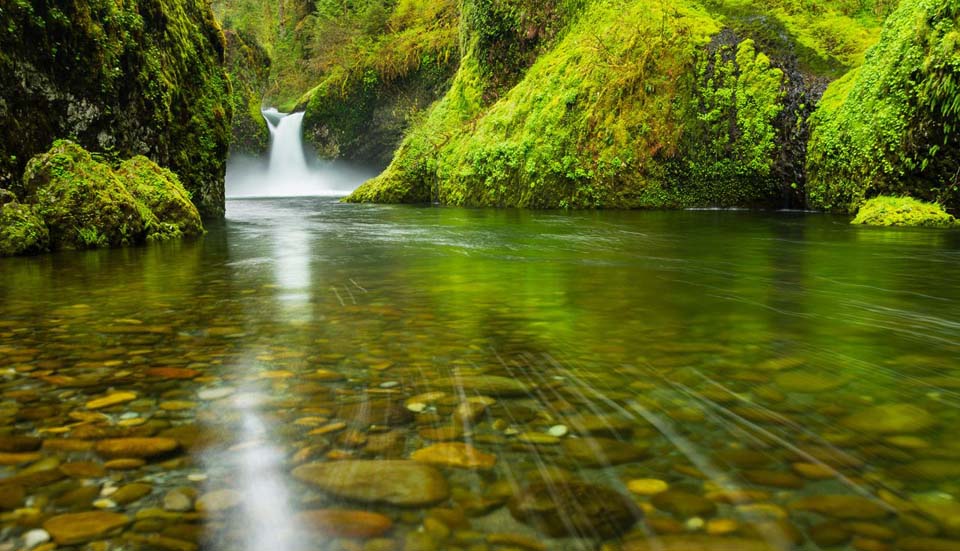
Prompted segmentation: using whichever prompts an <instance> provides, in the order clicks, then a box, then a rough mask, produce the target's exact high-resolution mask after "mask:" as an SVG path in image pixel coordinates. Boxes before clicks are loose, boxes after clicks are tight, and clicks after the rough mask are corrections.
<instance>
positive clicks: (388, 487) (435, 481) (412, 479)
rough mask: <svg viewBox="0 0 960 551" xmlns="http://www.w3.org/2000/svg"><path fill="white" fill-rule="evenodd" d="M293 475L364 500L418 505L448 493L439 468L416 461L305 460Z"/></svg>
mask: <svg viewBox="0 0 960 551" xmlns="http://www.w3.org/2000/svg"><path fill="white" fill-rule="evenodd" d="M293 476H294V477H295V478H297V479H299V480H301V481H303V482H306V483H308V484H311V485H313V486H316V487H318V488H320V489H321V490H322V491H324V492H326V493H328V494H331V495H334V496H336V497H340V498H344V499H350V500H355V501H361V502H366V503H387V504H391V505H399V506H405V507H418V506H427V505H433V504H435V503H438V502H440V501H443V500H445V499H447V497H448V496H449V495H450V489H449V486H448V485H447V481H446V479H445V478H444V477H443V475H442V474H440V471H438V470H437V469H436V468H434V467H432V466H430V465H425V464H423V463H418V462H416V461H402V460H384V461H376V460H359V461H341V462H335V463H308V464H306V465H301V466H299V467H297V468H296V469H294V470H293Z"/></svg>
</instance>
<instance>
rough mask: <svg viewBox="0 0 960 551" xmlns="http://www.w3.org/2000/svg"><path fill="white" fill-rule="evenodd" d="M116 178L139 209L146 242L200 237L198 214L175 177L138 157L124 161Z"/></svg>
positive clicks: (200, 227)
mask: <svg viewBox="0 0 960 551" xmlns="http://www.w3.org/2000/svg"><path fill="white" fill-rule="evenodd" d="M116 175H117V177H118V178H119V179H120V181H121V182H123V185H124V186H125V187H126V188H127V191H129V192H130V194H131V195H132V196H133V198H134V199H135V200H136V201H137V203H139V205H140V207H141V209H140V210H141V212H142V213H143V220H144V224H145V226H146V230H147V239H148V240H166V239H176V238H180V237H184V236H188V237H191V236H197V235H201V234H203V231H204V230H203V223H202V222H201V220H200V213H199V212H197V207H196V206H194V204H193V203H192V202H191V201H190V194H189V193H188V192H187V190H185V189H184V188H183V184H181V183H180V180H179V179H178V178H177V175H176V174H174V173H173V172H171V171H169V170H167V169H165V168H161V167H159V166H157V164H156V163H154V162H153V161H151V160H150V159H147V158H146V157H142V156H138V157H134V158H132V159H129V160H126V161H124V162H123V163H122V164H121V165H120V168H118V169H117V171H116Z"/></svg>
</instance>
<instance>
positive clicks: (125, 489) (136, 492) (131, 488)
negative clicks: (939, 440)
mask: <svg viewBox="0 0 960 551" xmlns="http://www.w3.org/2000/svg"><path fill="white" fill-rule="evenodd" d="M152 491H153V486H151V485H149V484H143V483H141V482H134V483H132V484H126V485H124V486H121V487H120V489H118V490H117V491H116V492H114V493H113V494H112V495H111V496H110V499H112V500H113V501H114V502H116V503H117V504H118V505H126V504H128V503H133V502H134V501H137V500H138V499H140V498H142V497H144V496H147V495H149V494H150V492H152Z"/></svg>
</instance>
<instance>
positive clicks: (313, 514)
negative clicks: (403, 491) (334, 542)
mask: <svg viewBox="0 0 960 551" xmlns="http://www.w3.org/2000/svg"><path fill="white" fill-rule="evenodd" d="M296 519H297V522H298V524H300V525H302V526H305V527H306V528H307V529H308V530H311V531H313V532H318V533H320V534H323V535H325V536H330V537H336V538H374V537H377V536H382V535H383V534H385V533H387V532H388V531H390V528H391V527H392V526H393V521H391V520H390V518H389V517H386V516H384V515H381V514H379V513H371V512H369V511H354V510H347V509H321V510H317V511H304V512H302V513H299V514H298V515H297V517H296Z"/></svg>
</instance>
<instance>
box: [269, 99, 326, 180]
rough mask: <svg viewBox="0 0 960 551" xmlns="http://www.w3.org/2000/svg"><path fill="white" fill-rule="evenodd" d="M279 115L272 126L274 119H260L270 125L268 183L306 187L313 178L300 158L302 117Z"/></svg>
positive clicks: (299, 114) (294, 114) (303, 157)
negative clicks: (269, 180) (269, 181)
mask: <svg viewBox="0 0 960 551" xmlns="http://www.w3.org/2000/svg"><path fill="white" fill-rule="evenodd" d="M273 111H274V112H276V110H275V109H274V110H273ZM278 114H279V115H281V117H280V118H279V119H276V122H275V123H274V122H273V120H271V119H273V117H271V116H268V115H267V114H264V117H263V118H265V119H266V120H267V124H268V125H270V142H271V143H270V172H269V176H270V179H271V181H272V182H273V183H279V184H281V185H283V184H290V185H291V186H292V187H297V186H300V185H302V184H304V183H309V182H310V180H312V179H314V178H315V175H314V174H311V173H310V169H309V168H308V167H307V157H306V156H305V155H304V154H303V138H302V135H303V113H302V112H301V113H291V114H289V115H284V114H283V113H278Z"/></svg>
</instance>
